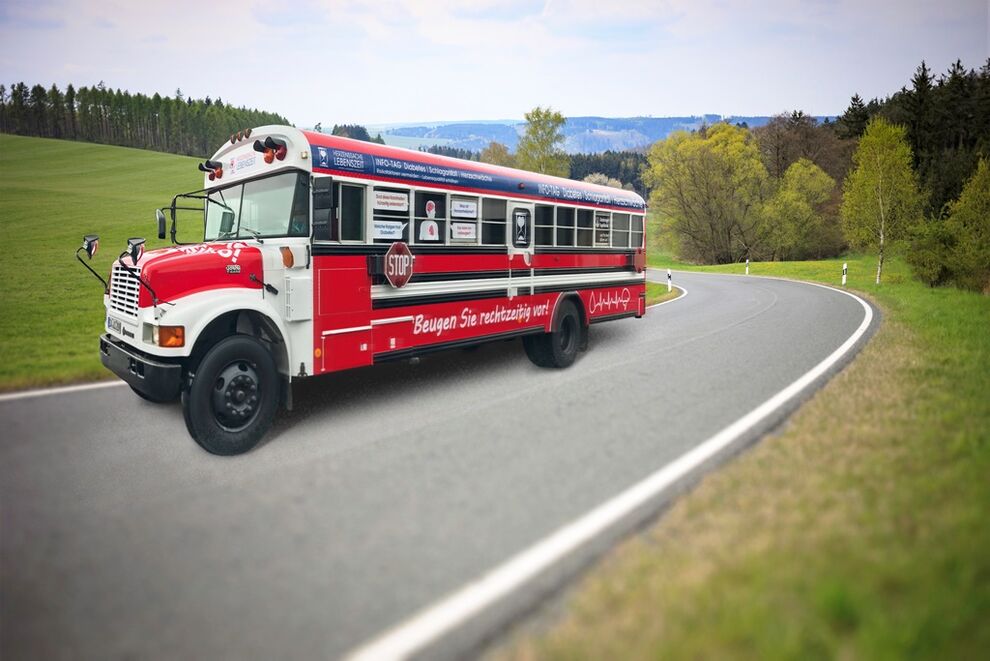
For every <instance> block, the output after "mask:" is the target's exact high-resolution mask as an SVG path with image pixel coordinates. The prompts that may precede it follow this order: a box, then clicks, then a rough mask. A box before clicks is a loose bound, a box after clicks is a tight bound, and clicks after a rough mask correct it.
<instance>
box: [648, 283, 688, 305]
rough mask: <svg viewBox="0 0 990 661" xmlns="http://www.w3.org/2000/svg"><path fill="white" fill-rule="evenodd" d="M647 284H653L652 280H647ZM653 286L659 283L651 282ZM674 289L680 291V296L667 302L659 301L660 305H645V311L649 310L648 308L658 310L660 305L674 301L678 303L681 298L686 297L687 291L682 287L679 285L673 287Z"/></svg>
mask: <svg viewBox="0 0 990 661" xmlns="http://www.w3.org/2000/svg"><path fill="white" fill-rule="evenodd" d="M647 282H653V281H652V280H647ZM653 284H655V285H656V284H661V283H657V282H653ZM674 289H680V290H681V295H680V296H675V297H674V298H672V299H670V300H667V301H661V302H660V303H654V304H653V305H647V306H646V309H647V310H649V309H650V308H658V307H660V306H661V305H667V303H673V302H674V301H679V300H681V299H682V298H684V297H685V296H687V295H688V290H687V289H685V288H684V287H681V286H680V285H674Z"/></svg>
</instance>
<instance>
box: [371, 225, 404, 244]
mask: <svg viewBox="0 0 990 661" xmlns="http://www.w3.org/2000/svg"><path fill="white" fill-rule="evenodd" d="M403 228H405V223H403V222H401V221H398V220H375V229H374V237H373V238H375V239H386V240H388V241H401V240H402V230H403Z"/></svg>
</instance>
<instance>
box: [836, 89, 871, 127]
mask: <svg viewBox="0 0 990 661" xmlns="http://www.w3.org/2000/svg"><path fill="white" fill-rule="evenodd" d="M869 120H870V113H869V110H867V108H866V105H865V104H864V103H863V98H862V97H861V96H860V95H859V94H853V96H852V99H850V100H849V107H848V108H846V111H845V112H844V113H842V115H841V116H840V117H839V119H838V121H836V129H837V130H838V131H839V135H841V136H842V137H843V138H858V137H859V136H861V135H863V131H865V130H866V124H867V122H868V121H869Z"/></svg>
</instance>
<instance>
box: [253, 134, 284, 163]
mask: <svg viewBox="0 0 990 661" xmlns="http://www.w3.org/2000/svg"><path fill="white" fill-rule="evenodd" d="M254 150H255V151H256V152H261V153H262V154H264V155H265V163H271V162H272V161H274V160H276V159H278V160H280V161H284V160H285V156H286V154H288V153H289V148H288V146H287V145H286V144H285V141H284V140H276V139H275V138H273V137H271V136H268V137H267V138H265V141H264V142H262V141H261V140H255V141H254Z"/></svg>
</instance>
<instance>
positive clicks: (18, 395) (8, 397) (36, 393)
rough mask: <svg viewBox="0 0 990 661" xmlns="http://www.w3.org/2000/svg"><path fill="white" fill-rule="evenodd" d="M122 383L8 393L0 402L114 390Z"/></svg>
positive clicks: (86, 384)
mask: <svg viewBox="0 0 990 661" xmlns="http://www.w3.org/2000/svg"><path fill="white" fill-rule="evenodd" d="M126 385H127V384H126V383H124V382H123V381H99V382H97V383H82V384H79V385H78V386H60V387H58V388H41V389H38V390H22V391H20V392H10V393H6V394H3V395H0V402H10V401H13V400H15V399H29V398H31V397H47V396H48V395H64V394H66V393H70V392H83V391H86V390H102V389H103V388H116V387H117V386H126Z"/></svg>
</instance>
